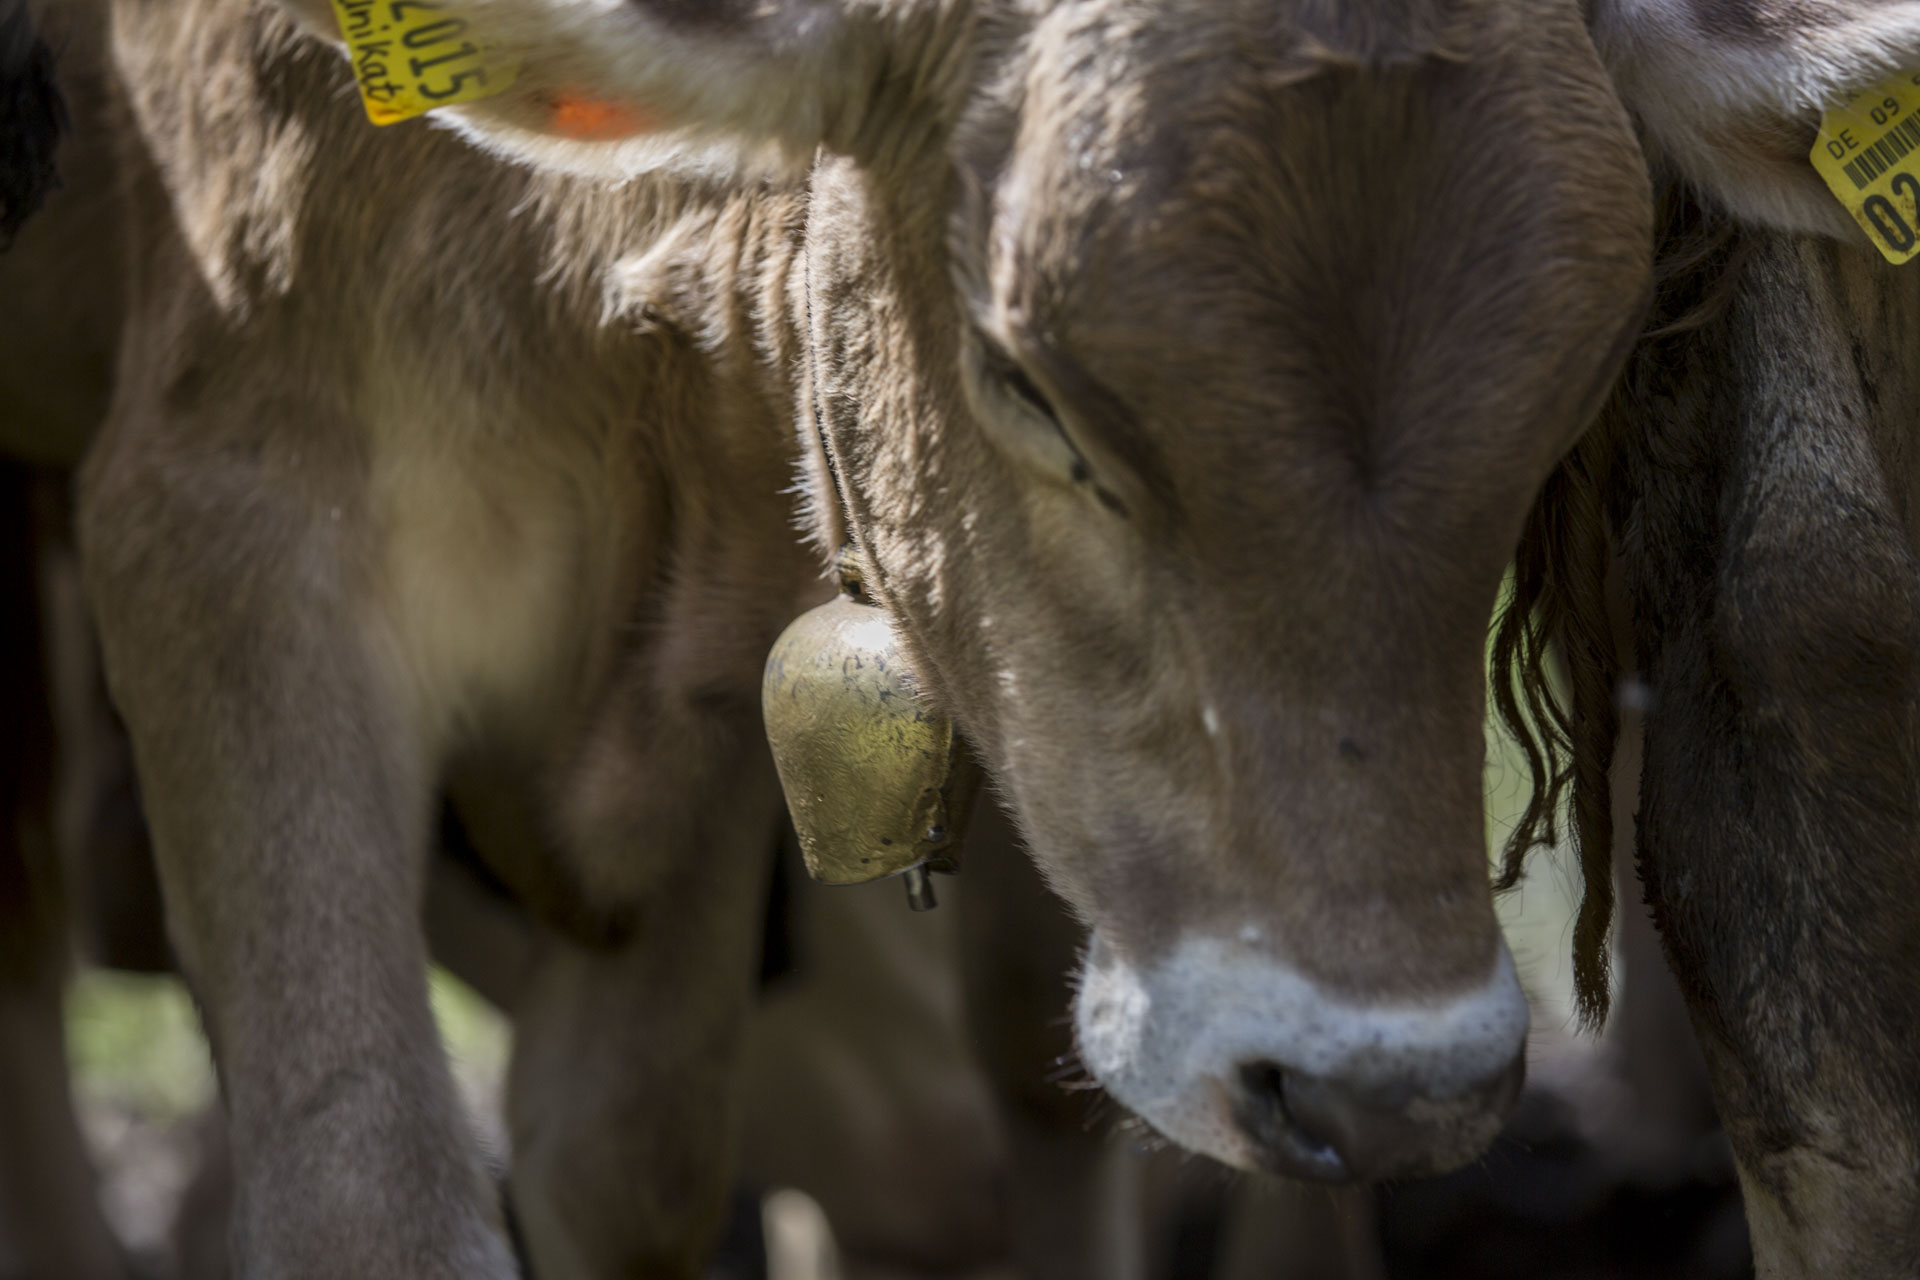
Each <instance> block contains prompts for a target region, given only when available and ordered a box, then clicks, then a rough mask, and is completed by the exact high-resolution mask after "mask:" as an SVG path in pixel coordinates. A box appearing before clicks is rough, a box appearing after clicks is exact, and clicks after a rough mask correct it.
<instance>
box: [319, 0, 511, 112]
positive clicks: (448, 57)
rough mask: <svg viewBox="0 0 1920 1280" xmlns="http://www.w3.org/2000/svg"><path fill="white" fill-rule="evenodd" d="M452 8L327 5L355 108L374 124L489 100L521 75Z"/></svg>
mask: <svg viewBox="0 0 1920 1280" xmlns="http://www.w3.org/2000/svg"><path fill="white" fill-rule="evenodd" d="M456 7H457V6H456V5H455V4H454V3H453V0H333V16H334V17H335V18H337V19H339V22H340V34H341V35H343V36H345V37H346V41H347V50H348V52H349V53H350V54H351V55H352V57H353V78H354V82H355V83H356V84H358V85H359V86H360V101H361V102H362V103H364V104H365V106H366V108H367V118H368V119H369V120H371V121H373V122H374V123H375V124H393V123H394V122H395V121H399V120H410V119H412V118H413V117H414V116H417V115H424V114H426V113H427V112H429V111H432V110H433V109H434V108H435V107H450V106H452V105H453V104H454V103H456V102H472V101H474V100H475V99H476V98H485V97H490V96H491V95H493V94H496V93H499V92H500V91H501V90H502V89H504V88H506V87H507V86H508V85H510V84H512V83H513V80H514V77H515V76H517V75H519V74H520V68H519V67H518V66H517V65H515V64H513V63H509V62H502V61H500V60H499V59H498V58H497V57H496V56H494V54H493V51H492V50H490V49H488V48H487V47H486V46H485V45H484V44H483V43H481V41H480V40H479V39H478V38H476V37H475V36H474V34H473V32H472V30H471V29H470V27H469V24H468V22H467V20H466V19H465V18H462V17H460V16H458V14H457V13H455V12H453V11H454V10H455V8H456Z"/></svg>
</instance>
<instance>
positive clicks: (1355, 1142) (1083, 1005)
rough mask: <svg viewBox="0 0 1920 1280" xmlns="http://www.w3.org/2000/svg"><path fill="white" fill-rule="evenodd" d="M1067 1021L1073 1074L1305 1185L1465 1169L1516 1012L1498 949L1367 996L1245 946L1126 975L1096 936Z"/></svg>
mask: <svg viewBox="0 0 1920 1280" xmlns="http://www.w3.org/2000/svg"><path fill="white" fill-rule="evenodd" d="M1074 1020H1075V1024H1076V1030H1077V1032H1078V1036H1079V1043H1080V1056H1081V1059H1082V1061H1083V1062H1084V1063H1085V1065H1086V1066H1087V1068H1088V1069H1089V1070H1090V1071H1092V1072H1093V1074H1094V1076H1095V1077H1097V1078H1098V1079H1099V1081H1100V1083H1101V1084H1102V1085H1104V1086H1105V1087H1106V1089H1107V1091H1108V1092H1109V1093H1110V1094H1112V1095H1113V1096H1114V1097H1115V1098H1116V1099H1117V1100H1118V1101H1120V1102H1121V1103H1122V1104H1124V1105H1126V1106H1127V1107H1129V1108H1130V1109H1132V1110H1133V1111H1134V1112H1136V1113H1137V1114H1139V1115H1140V1116H1141V1118H1143V1119H1144V1120H1146V1121H1147V1122H1148V1123H1150V1124H1152V1125H1153V1126H1154V1127H1155V1128H1156V1129H1158V1130H1159V1131H1160V1132H1161V1133H1163V1134H1165V1135H1166V1136H1167V1137H1169V1138H1171V1139H1173V1140H1174V1141H1175V1142H1178V1143H1180V1144H1181V1145H1183V1146H1186V1147H1189V1148H1192V1149H1193V1150H1196V1151H1199V1152H1202V1153H1204V1154H1206V1155H1210V1156H1212V1157H1214V1158H1215V1159H1217V1160H1220V1161H1222V1162H1223V1163H1226V1164H1229V1165H1233V1166H1235V1167H1237V1168H1242V1169H1258V1170H1264V1171H1266V1172H1269V1173H1279V1174H1284V1175H1287V1176H1290V1177H1297V1178H1308V1179H1314V1180H1318V1181H1327V1182H1347V1181H1372V1180H1377V1179H1381V1178H1390V1177H1411V1176H1418V1175H1423V1174H1430V1173H1439V1172H1443V1171H1445V1170H1447V1169H1452V1168H1456V1167H1458V1166H1460V1165H1462V1164H1465V1163H1467V1162H1468V1161H1470V1160H1472V1159H1474V1158H1475V1157H1476V1156H1478V1155H1479V1154H1480V1153H1481V1152H1482V1151H1484V1150H1486V1148H1487V1146H1488V1144H1490V1143H1491V1142H1492V1141H1493V1138H1494V1136H1495V1135H1496V1134H1497V1133H1498V1132H1499V1130H1500V1126H1501V1124H1502V1123H1503V1121H1504V1120H1505V1118H1506V1115H1507V1113H1508V1112H1509V1111H1510V1110H1511V1109H1512V1107H1513V1104H1514V1102H1515V1100H1516V1099H1517V1098H1518V1097H1519V1093H1520V1086H1521V1084H1522V1082H1523V1080H1524V1078H1525V1045H1526V1033H1527V1003H1526V997H1525V996H1524V994H1523V993H1522V992H1521V990H1520V984H1519V982H1518V980H1517V979H1516V978H1515V976H1514V970H1513V960H1512V957H1511V956H1510V955H1509V954H1508V952H1507V949H1506V945H1505V943H1504V942H1503V943H1501V944H1500V946H1499V951H1498V955H1497V957H1496V960H1495V963H1494V966H1493V970H1492V972H1491V973H1490V974H1489V976H1488V979H1487V981H1486V982H1485V983H1484V984H1483V985H1481V986H1479V987H1477V988H1475V989H1473V990H1470V991H1464V992H1460V993H1458V994H1454V995H1447V996H1443V997H1440V998H1434V999H1428V1000H1420V1001H1416V1002H1405V1003H1379V1004H1369V1003H1364V1002H1360V1001H1357V1000H1354V999H1352V998H1349V997H1345V996H1341V995H1339V994H1336V993H1333V992H1329V991H1327V990H1326V989H1325V988H1323V987H1322V986H1320V985H1319V984H1317V983H1316V982H1314V981H1313V980H1312V979H1310V978H1308V977H1307V976H1305V975H1303V974H1301V973H1299V972H1298V971H1296V970H1294V969H1291V968H1289V967H1288V966H1286V965H1284V964H1281V963H1279V962H1277V961H1275V960H1273V959H1272V958H1271V957H1269V956H1267V955H1265V954H1262V953H1259V952H1256V951H1254V950H1253V949H1251V948H1243V947H1237V946H1231V945H1227V944H1223V943H1221V942H1219V941H1217V940H1215V939H1211V938H1200V939H1188V940H1186V941H1184V942H1182V943H1181V944H1179V945H1178V946H1177V947H1175V948H1174V949H1173V950H1172V951H1171V952H1170V953H1169V954H1167V955H1166V956H1165V957H1164V958H1162V959H1160V960H1158V961H1156V962H1155V963H1153V964H1152V965H1150V966H1147V967H1144V968H1141V967H1136V966H1135V965H1133V964H1132V963H1130V962H1129V961H1127V960H1126V959H1125V958H1123V957H1122V956H1120V955H1119V954H1118V953H1117V952H1115V951H1114V950H1113V949H1111V948H1109V947H1107V946H1106V945H1105V944H1104V943H1103V942H1102V940H1101V939H1100V937H1099V934H1098V933H1097V932H1096V933H1095V936H1094V941H1093V946H1092V949H1091V951H1090V952H1089V955H1088V959H1087V967H1086V972H1085V975H1084V977H1083V979H1082V982H1081V987H1080V994H1079V997H1078V1000H1077V1002H1076V1005H1075V1010H1074Z"/></svg>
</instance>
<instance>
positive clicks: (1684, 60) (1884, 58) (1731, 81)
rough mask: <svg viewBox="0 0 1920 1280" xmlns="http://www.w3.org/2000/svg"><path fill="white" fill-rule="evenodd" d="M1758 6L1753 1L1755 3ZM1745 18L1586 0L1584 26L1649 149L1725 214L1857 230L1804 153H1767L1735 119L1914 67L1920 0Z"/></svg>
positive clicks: (1848, 0) (1816, 104)
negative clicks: (1650, 142)
mask: <svg viewBox="0 0 1920 1280" xmlns="http://www.w3.org/2000/svg"><path fill="white" fill-rule="evenodd" d="M1766 7H1767V6H1766V5H1764V4H1758V3H1756V5H1755V8H1756V9H1762V10H1764V9H1765V8H1766ZM1773 7H1774V8H1776V9H1777V10H1778V11H1779V12H1778V13H1777V14H1776V16H1775V17H1774V18H1773V20H1771V21H1760V20H1756V29H1754V30H1741V31H1725V30H1714V29H1711V28H1709V27H1708V26H1707V25H1706V23H1705V22H1704V21H1703V20H1702V11H1703V6H1701V5H1700V4H1698V3H1697V0H1596V3H1595V4H1594V7H1593V33H1594V40H1595V43H1596V44H1597V45H1598V46H1599V49H1600V53H1601V56H1602V57H1603V59H1604V60H1605V61H1606V64H1607V68H1608V70H1609V71H1610V72H1611V73H1612V75H1613V78H1614V82H1615V84H1616V85H1617V86H1618V88H1619V90H1620V96H1621V98H1622V99H1623V100H1624V101H1625V102H1626V104H1627V106H1628V107H1629V108H1631V109H1632V110H1633V112H1634V113H1635V114H1636V115H1638V116H1639V117H1640V119H1641V121H1642V122H1643V123H1644V125H1645V127H1646V130H1647V132H1648V133H1649V134H1651V135H1652V136H1653V139H1654V140H1655V141H1656V142H1657V143H1658V144H1659V146H1660V149H1661V150H1663V151H1664V152H1665V153H1666V154H1667V155H1669V156H1670V157H1671V158H1672V159H1673V160H1674V162H1675V163H1677V164H1678V165H1679V166H1680V168H1681V169H1682V170H1683V171H1684V172H1685V173H1686V176H1687V177H1688V178H1690V179H1691V180H1692V181H1694V182H1695V183H1697V184H1699V185H1700V186H1702V187H1704V188H1705V189H1706V190H1708V191H1710V192H1711V193H1712V194H1713V195H1714V196H1715V197H1716V198H1717V199H1718V200H1719V201H1720V202H1721V203H1722V204H1723V205H1725V206H1726V207H1727V209H1729V210H1730V211H1731V212H1733V213H1734V214H1735V215H1737V216H1739V217H1741V218H1744V219H1747V220H1749V221H1752V222H1757V223H1760V224H1763V225H1766V226H1772V227H1777V228H1780V229H1782V230H1789V231H1804V232H1813V233H1815V234H1822V235H1831V236H1836V237H1839V238H1843V239H1850V240H1862V242H1863V243H1864V238H1863V237H1862V236H1861V234H1860V232H1859V230H1858V229H1857V228H1856V227H1855V225H1854V222H1853V219H1852V218H1851V217H1850V216H1849V215H1848V214H1847V212H1846V211H1845V210H1844V209H1843V208H1841V206H1840V205H1839V203H1838V202H1837V201H1834V200H1833V199H1831V198H1830V197H1829V196H1828V194H1827V191H1826V187H1825V184H1824V183H1822V182H1821V181H1820V179H1819V178H1818V176H1817V175H1816V174H1815V173H1814V171H1813V166H1812V164H1811V163H1810V162H1809V161H1808V160H1807V158H1806V156H1805V154H1795V149H1794V148H1791V147H1788V148H1785V149H1783V150H1782V151H1781V153H1780V154H1778V155H1777V156H1774V157H1772V158H1771V162H1769V160H1768V158H1767V157H1765V156H1764V155H1760V154H1757V153H1756V152H1755V151H1754V149H1753V148H1752V147H1751V146H1750V145H1743V143H1742V141H1741V138H1742V136H1743V131H1746V130H1750V129H1752V128H1754V127H1756V126H1757V127H1760V128H1762V129H1764V128H1766V127H1767V126H1768V124H1769V122H1771V123H1772V124H1773V125H1775V126H1779V125H1796V124H1797V125H1801V126H1804V127H1805V128H1806V130H1807V135H1806V144H1807V147H1808V148H1811V146H1812V141H1813V137H1812V126H1813V125H1814V124H1816V123H1817V122H1818V120H1819V117H1820V113H1821V111H1822V109H1824V108H1825V107H1826V106H1828V105H1830V104H1832V103H1834V102H1836V101H1838V100H1840V99H1842V98H1844V97H1845V96H1846V95H1848V94H1849V93H1852V92H1854V91H1855V90H1858V89H1863V88H1865V87H1867V86H1868V85H1870V84H1872V83H1873V82H1874V81H1876V80H1879V79H1880V78H1882V77H1883V76H1885V75H1887V74H1888V73H1890V72H1894V71H1901V70H1911V69H1915V68H1916V67H1920V3H1914V2H1910V0H1900V2H1897V3H1885V2H1881V3H1862V2H1861V0H1817V3H1801V4H1796V5H1788V4H1785V3H1783V0H1774V6H1773Z"/></svg>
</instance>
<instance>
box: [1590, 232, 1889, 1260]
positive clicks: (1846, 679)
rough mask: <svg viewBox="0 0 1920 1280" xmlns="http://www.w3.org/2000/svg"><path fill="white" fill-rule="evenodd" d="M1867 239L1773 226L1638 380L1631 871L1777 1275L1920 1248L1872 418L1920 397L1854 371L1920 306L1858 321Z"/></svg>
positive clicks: (1884, 505)
mask: <svg viewBox="0 0 1920 1280" xmlns="http://www.w3.org/2000/svg"><path fill="white" fill-rule="evenodd" d="M1851 257H1852V255H1851V254H1850V251H1846V250H1842V249H1840V248H1838V247H1833V246H1814V245H1811V244H1806V243H1800V242H1794V241H1790V240H1787V239H1785V238H1780V239H1776V240H1773V241H1771V242H1768V243H1764V244H1762V245H1760V246H1759V247H1757V248H1756V250H1755V252H1754V256H1753V258H1752V259H1751V261H1750V262H1749V264H1748V267H1747V270H1746V271H1745V273H1744V275H1743V276H1742V279H1741V282H1740V284H1739V287H1738V289H1737V291H1736V292H1735V293H1734V295H1733V297H1732V299H1731V301H1730V303H1729V304H1728V306H1727V309H1726V311H1725V313H1724V315H1722V316H1721V317H1720V318H1719V319H1718V320H1717V321H1715V322H1713V325H1712V326H1710V327H1709V328H1708V329H1707V330H1706V331H1704V332H1702V333H1700V334H1696V335H1693V336H1692V337H1691V339H1690V346H1689V347H1687V348H1684V349H1683V350H1682V352H1681V353H1680V359H1679V360H1678V361H1677V362H1676V363H1675V364H1674V365H1671V366H1668V367H1669V368H1683V369H1684V368H1688V367H1689V361H1690V357H1689V356H1688V355H1687V354H1686V351H1689V350H1691V351H1700V350H1712V351H1719V352H1724V353H1727V355H1726V358H1725V360H1724V367H1723V366H1722V362H1720V361H1699V360H1698V358H1697V357H1694V358H1691V359H1692V360H1693V361H1694V363H1693V364H1692V365H1691V367H1692V368H1694V369H1695V370H1696V371H1697V372H1698V375H1699V376H1698V379H1697V381H1696V382H1695V383H1694V384H1693V385H1692V386H1690V387H1684V388H1682V389H1681V390H1680V392H1679V393H1676V392H1675V391H1674V390H1673V389H1671V388H1660V387H1655V388H1650V390H1651V391H1653V393H1654V394H1653V395H1651V396H1648V397H1645V398H1643V399H1642V402H1643V403H1650V404H1655V405H1659V406H1663V412H1662V416H1660V417H1659V419H1658V420H1657V421H1655V422H1653V423H1652V424H1650V425H1648V426H1647V427H1646V428H1645V430H1646V431H1647V432H1648V439H1647V440H1646V441H1645V442H1644V444H1643V445H1642V446H1641V448H1640V449H1639V450H1638V452H1639V454H1640V457H1639V458H1638V459H1637V461H1636V463H1635V465H1636V467H1637V468H1638V475H1637V477H1636V489H1637V492H1636V494H1635V495H1634V500H1635V503H1636V504H1637V510H1635V511H1633V512H1632V513H1630V514H1631V518H1630V519H1629V520H1628V521H1627V522H1626V523H1625V524H1624V525H1623V527H1626V528H1628V529H1630V530H1635V531H1636V533H1635V537H1634V539H1633V540H1631V541H1630V542H1629V545H1628V548H1627V551H1628V554H1627V555H1626V557H1625V558H1626V562H1627V565H1628V570H1629V574H1630V587H1631V590H1632V594H1633V597H1634V605H1635V614H1636V627H1637V632H1638V637H1639V646H1640V649H1641V656H1642V660H1643V666H1644V669H1645V670H1646V672H1647V675H1648V679H1649V682H1650V684H1651V687H1652V701H1651V711H1650V713H1649V715H1648V717H1647V724H1646V748H1645V749H1646V770H1645V775H1644V782H1643V788H1642V793H1641V794H1642V809H1641V815H1640V832H1639V838H1640V869H1641V874H1642V878H1643V880H1644V882H1645V884H1646V887H1647V891H1648V896H1649V901H1650V903H1651V905H1652V906H1653V908H1654V911H1655V914H1656V917H1657V921H1658V924H1659V927H1660V930H1661V933H1662V935H1663V940H1664V943H1665V947H1666V950H1667V955H1668V958H1669V960H1670V961H1671V962H1672V965H1673V967H1674V970H1675V972H1676V974H1677V976H1678V977H1679V979H1680V982H1681V986H1682V988H1683V990H1684V992H1685V995H1686V997H1687V1002H1688V1006H1689V1010H1690V1013H1691V1016H1692V1020H1693V1023H1694V1027H1695V1030H1696V1031H1697V1033H1698V1034H1699V1037H1700V1041H1701V1047H1702V1049H1703V1052H1704V1054H1705V1058H1706V1062H1707V1067H1708V1071H1709V1073H1710V1075H1711V1078H1712V1083H1713V1089H1714V1095H1715V1101H1716V1103H1717V1105H1718V1108H1719V1111H1720V1114H1721V1117H1722V1119H1723V1121H1724V1123H1725V1125H1726V1128H1727V1132H1728V1135H1729V1137H1730V1139H1731V1140H1732V1144H1733V1148H1734V1152H1735V1155H1736V1158H1737V1160H1738V1163H1739V1170H1740V1176H1741V1183H1742V1188H1743V1190H1744V1192H1745V1195H1746V1201H1747V1211H1748V1219H1749V1223H1750V1226H1751V1228H1752V1233H1753V1242H1754V1252H1755V1256H1756V1262H1757V1266H1758V1270H1759V1273H1760V1275H1761V1276H1763V1277H1812V1276H1835V1275H1846V1276H1849V1277H1861V1278H1871V1277H1893V1276H1903V1277H1910V1276H1912V1275H1914V1274H1916V1272H1920V1177H1916V1169H1920V1018H1916V1016H1915V1011H1916V1010H1920V928H1916V927H1915V921H1916V916H1915V905H1914V904H1915V903H1920V669H1917V668H1916V663H1917V662H1920V567H1917V566H1916V560H1915V555H1914V548H1913V543H1912V539H1911V535H1910V533H1909V531H1908V529H1907V527H1906V524H1905V516H1904V515H1903V512H1904V511H1905V510H1906V509H1907V504H1906V502H1905V500H1904V496H1897V495H1896V494H1895V493H1893V492H1890V488H1889V484H1888V479H1887V471H1888V468H1889V466H1890V463H1889V461H1888V459H1887V457H1886V456H1884V455H1883V452H1882V451H1883V450H1887V449H1888V448H1889V446H1888V444H1887V443H1886V442H1885V438H1884V437H1882V438H1880V439H1876V435H1875V427H1874V416H1875V413H1876V412H1881V411H1883V410H1881V408H1880V406H1881V404H1883V403H1884V404H1886V405H1893V404H1896V403H1898V404H1902V405H1903V406H1905V407H1907V410H1908V411H1909V412H1910V406H1911V405H1912V404H1914V403H1916V401H1915V400H1914V399H1911V398H1908V397H1911V396H1912V395H1913V393H1914V391H1915V389H1914V388H1912V387H1903V386H1900V385H1899V384H1898V383H1895V382H1892V381H1889V382H1887V383H1886V384H1883V385H1879V386H1875V385H1874V384H1873V383H1872V382H1871V381H1865V380H1864V379H1863V375H1864V374H1865V372H1866V368H1867V367H1868V366H1869V365H1870V362H1871V361H1872V359H1873V356H1872V350H1873V346H1872V344H1874V343H1876V342H1882V341H1885V342H1891V343H1893V344H1894V345H1895V346H1896V347H1897V348H1898V351H1899V355H1898V359H1899V360H1900V361H1902V362H1904V363H1905V364H1911V363H1912V360H1911V351H1912V349H1913V348H1912V344H1913V342H1914V341H1916V340H1917V339H1916V334H1920V322H1917V320H1916V316H1915V315H1914V314H1913V313H1914V312H1916V311H1920V307H1917V306H1916V305H1914V302H1913V301H1911V300H1908V301H1903V302H1902V303H1901V304H1900V305H1899V306H1890V307H1888V308H1887V309H1886V310H1885V312H1884V313H1883V314H1879V315H1875V316H1872V317H1871V318H1870V323H1869V324H1867V325H1861V324H1856V323H1855V322H1854V320H1853V319H1852V318H1851V317H1850V316H1849V314H1848V304H1847V302H1846V294H1847V289H1848V285H1847V281H1848V277H1849V275H1855V276H1860V277H1863V278H1864V277H1866V276H1867V275H1868V274H1869V273H1871V272H1875V271H1879V270H1883V268H1882V267H1881V266H1880V264H1879V263H1877V262H1876V263H1872V264H1870V265H1869V264H1868V263H1867V262H1866V261H1865V255H1861V256H1860V257H1859V258H1858V260H1856V261H1851V262H1850V261H1849V259H1850V258H1851ZM1904 293H1905V295H1912V294H1913V293H1914V291H1913V290H1911V289H1907V290H1905V291H1904ZM1716 328H1717V329H1718V330H1719V331H1718V332H1715V329H1716ZM1669 354H1671V353H1669ZM1648 368H1653V369H1656V370H1657V369H1658V368H1659V366H1658V363H1657V355H1656V359H1655V360H1649V361H1647V362H1646V363H1645V364H1644V365H1643V366H1642V367H1641V369H1640V370H1639V371H1638V372H1637V376H1640V377H1643V378H1645V377H1661V376H1667V375H1664V374H1662V373H1658V372H1656V373H1653V374H1649V373H1648V372H1646V370H1647V369H1648ZM1902 434H1903V436H1904V434H1905V431H1904V428H1903V429H1902ZM1904 448H1905V446H1904V445H1898V446H1893V449H1894V450H1895V451H1896V453H1897V451H1898V450H1901V449H1904Z"/></svg>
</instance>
